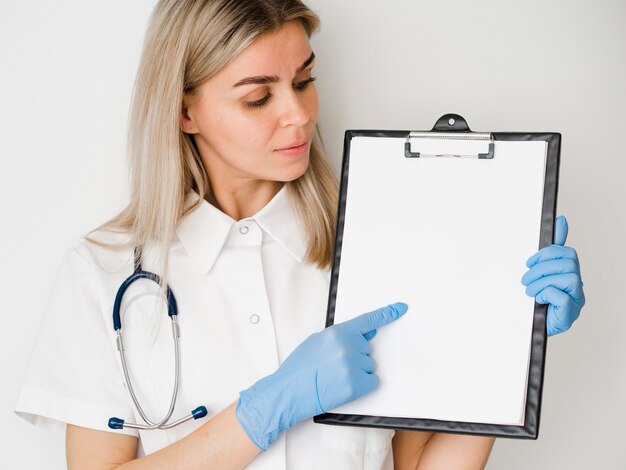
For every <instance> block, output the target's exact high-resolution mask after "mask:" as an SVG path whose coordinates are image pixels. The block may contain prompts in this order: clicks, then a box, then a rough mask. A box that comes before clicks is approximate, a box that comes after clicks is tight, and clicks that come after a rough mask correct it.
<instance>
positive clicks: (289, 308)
mask: <svg viewBox="0 0 626 470" xmlns="http://www.w3.org/2000/svg"><path fill="white" fill-rule="evenodd" d="M317 27H318V18H317V17H316V16H315V14H314V13H312V12H311V11H310V10H309V9H307V8H306V7H305V6H304V5H303V4H302V3H301V2H299V1H297V0H288V1H284V0H263V1H261V0H258V1H250V0H241V1H233V0H215V1H209V0H206V1H201V0H163V1H161V2H159V4H158V5H157V6H156V8H155V10H154V13H153V16H152V19H151V23H150V26H149V29H148V32H147V36H146V42H145V47H144V51H143V56H142V60H141V64H140V68H139V73H138V77H137V82H136V86H135V91H134V98H133V105H132V113H131V119H130V132H129V154H130V159H131V165H132V166H131V170H132V196H131V202H130V204H129V206H128V207H127V209H126V210H124V211H123V212H122V213H121V214H120V215H119V216H117V217H116V218H114V219H113V220H112V221H110V222H108V223H107V224H105V225H104V226H102V227H100V228H99V229H98V230H96V231H95V232H93V233H92V234H90V236H89V237H88V239H86V240H83V241H81V242H80V243H79V244H78V245H77V246H76V247H74V248H73V249H72V250H70V252H69V253H68V255H67V256H66V259H65V261H64V263H63V266H62V268H61V271H60V273H59V277H58V280H57V284H56V286H55V288H54V289H53V292H54V294H53V297H52V299H51V301H50V305H49V309H48V313H47V315H46V317H45V320H44V325H43V326H42V330H41V331H42V333H41V334H40V337H39V339H38V342H37V347H36V351H35V353H34V356H33V361H32V364H31V368H30V370H29V375H28V377H27V380H26V384H25V386H24V389H23V391H22V394H21V396H20V401H19V403H18V407H17V411H18V413H20V414H21V415H22V416H24V417H25V418H26V419H29V420H30V421H32V422H35V423H38V424H41V425H43V426H49V427H59V426H60V427H61V428H62V427H63V425H64V424H65V423H67V426H66V433H67V460H68V467H70V468H157V467H158V468H185V469H193V468H219V469H228V468H233V469H235V468H243V467H244V466H246V465H248V468H258V469H261V468H267V469H279V468H290V469H306V468H311V469H312V468H316V469H317V468H324V466H325V467H326V468H333V469H334V468H342V469H343V468H346V469H347V468H350V469H356V468H363V469H380V468H391V466H392V465H393V463H392V462H393V459H394V458H395V466H396V468H416V467H417V466H418V465H419V468H446V469H450V468H482V467H484V465H485V462H486V460H487V457H488V455H489V452H490V449H491V446H492V444H493V440H492V439H489V438H477V437H468V436H452V435H432V434H430V433H420V432H407V431H398V432H396V433H395V437H394V431H393V430H387V429H373V428H356V427H343V426H341V427H340V426H322V425H317V424H314V423H313V422H312V420H311V419H310V418H311V417H312V416H314V415H315V414H319V413H321V412H324V411H329V410H331V409H333V408H335V407H337V406H339V405H340V404H343V403H346V402H348V401H351V400H353V399H355V398H357V397H359V396H361V395H364V394H366V393H368V392H370V391H372V390H373V389H374V388H375V387H376V386H377V380H378V379H377V377H376V375H375V373H374V368H375V364H374V361H373V358H372V357H371V356H370V352H371V346H370V344H369V342H368V341H369V339H371V338H372V337H373V335H374V334H376V330H377V328H378V327H380V326H383V325H385V324H387V323H389V322H391V321H395V320H397V319H398V318H399V317H400V316H402V315H403V314H404V313H405V312H406V311H407V306H406V305H405V304H402V303H396V304H391V305H389V306H387V307H384V308H381V309H379V310H376V311H374V312H368V313H364V314H362V315H360V316H358V317H356V318H355V319H354V320H351V321H349V322H345V323H341V324H338V325H334V326H333V327H330V328H328V329H325V330H324V328H323V327H324V323H323V322H324V315H323V312H324V311H325V308H326V300H327V295H328V287H329V285H328V283H329V276H328V273H329V271H328V270H329V267H330V262H331V255H332V244H333V237H334V230H335V210H336V203H337V183H336V180H335V178H334V177H333V175H332V172H331V170H330V168H329V166H328V164H327V162H326V160H325V158H324V156H323V151H322V146H321V140H320V137H319V133H318V131H317V127H316V121H317V116H318V100H317V92H316V89H315V86H314V83H313V81H314V77H313V76H312V75H311V73H312V68H313V65H314V60H315V55H314V54H313V51H312V49H311V46H310V44H309V37H310V35H311V34H312V32H313V31H315V30H316V29H317ZM559 238H563V240H562V242H564V236H562V235H559ZM560 244H561V245H562V244H563V243H560ZM136 247H142V250H140V251H137V252H135V251H134V249H135V248H136ZM551 248H552V249H553V251H552V252H546V251H542V252H539V253H538V254H537V255H535V257H534V258H533V264H531V265H529V267H532V269H531V270H530V271H529V274H527V277H526V278H525V282H526V283H527V284H530V285H529V287H528V289H529V293H530V294H531V295H535V294H534V293H533V292H532V291H533V289H535V290H537V295H538V300H540V301H542V302H544V303H550V304H551V307H550V308H551V310H550V311H551V312H552V313H551V315H550V316H549V320H548V324H549V328H553V326H552V325H557V323H558V322H556V321H557V320H559V321H561V323H560V324H558V325H557V326H556V327H555V328H560V329H561V330H565V329H567V328H568V327H569V326H570V325H571V323H573V321H574V320H575V319H576V317H577V316H578V312H579V311H580V307H582V303H583V302H584V297H583V296H582V290H581V288H580V285H579V284H580V277H579V270H578V263H577V260H576V259H575V252H573V250H571V249H567V248H564V247H562V246H556V247H555V246H553V247H551ZM554 250H556V251H554ZM559 250H561V251H559ZM567 250H569V251H567ZM564 258H565V259H567V260H569V261H568V266H567V270H566V272H567V273H571V275H572V279H570V281H571V282H570V285H569V286H563V285H562V284H561V282H562V277H563V276H564V274H563V269H561V268H560V267H559V266H560V265H559V266H556V265H555V264H554V263H557V264H558V263H562V262H563V261H562V259H564ZM546 260H551V261H546ZM555 260H556V261H555ZM134 261H135V262H140V263H141V266H142V268H143V269H146V270H148V271H152V272H156V273H161V274H162V275H163V276H162V278H163V279H162V286H165V285H168V286H171V287H172V291H173V292H175V294H176V299H177V302H178V310H179V312H180V315H179V319H178V322H179V324H180V337H181V354H182V361H181V368H182V369H181V379H180V384H181V388H180V393H179V396H178V401H177V404H176V409H175V410H174V414H173V416H172V417H173V418H174V419H177V417H178V416H181V415H184V414H187V413H189V410H191V409H192V408H195V407H196V406H197V405H200V404H204V405H206V407H207V408H208V416H207V417H206V418H204V419H200V420H198V421H188V422H186V423H184V424H182V425H180V426H177V427H173V428H171V429H168V430H157V431H139V432H137V431H135V430H133V429H128V428H124V429H122V430H119V431H115V432H111V430H110V429H108V428H107V425H106V423H107V421H108V419H109V418H110V417H112V416H116V417H120V418H121V419H124V420H126V421H133V420H134V419H135V416H137V412H138V410H137V408H136V407H135V406H133V404H132V403H133V402H132V401H131V399H130V398H129V391H128V390H127V387H129V386H130V384H128V383H127V381H126V380H125V379H124V375H123V374H122V368H121V365H120V362H119V360H118V358H117V353H116V351H115V349H116V335H115V332H114V331H113V328H112V324H111V307H112V305H113V299H114V296H115V293H116V291H117V289H118V286H119V285H120V284H121V283H122V282H123V280H124V279H125V278H126V277H127V276H128V275H129V274H131V273H132V272H133V269H134ZM549 263H553V264H551V265H549V266H546V264H549ZM535 265H536V266H535ZM533 266H535V267H533ZM537 267H538V268H537ZM546 279H552V283H550V284H549V286H548V285H547V284H545V282H546V281H545V280H546ZM537 283H544V285H541V286H540V285H539V284H537ZM572 283H573V284H572ZM138 284H139V283H138ZM155 286H156V285H155V284H154V283H148V282H145V283H143V284H141V285H137V286H135V287H134V288H133V289H134V290H131V289H129V291H128V292H127V294H126V296H125V300H124V302H123V304H122V311H123V312H124V315H123V321H124V327H125V331H127V335H126V336H125V338H124V341H125V345H124V349H125V350H126V352H127V356H128V357H129V361H130V362H129V364H128V366H129V368H130V371H131V374H130V375H131V376H132V380H133V385H134V388H135V391H136V392H137V394H138V395H139V398H140V400H139V401H140V402H141V406H142V407H143V411H144V412H145V414H146V415H147V416H150V417H155V416H158V417H162V416H164V415H165V414H166V413H167V410H168V407H169V404H170V396H169V395H168V394H167V393H166V391H167V390H169V389H170V388H171V387H172V385H173V383H172V379H171V373H173V371H174V370H175V367H174V353H173V351H172V345H171V339H172V338H171V333H170V331H169V326H168V325H167V324H166V323H165V322H164V320H163V319H164V318H165V315H164V313H163V306H162V305H161V304H160V303H158V302H157V301H155V299H157V298H159V294H160V291H159V287H158V286H156V287H155ZM539 287H541V288H540V289H539ZM553 291H554V292H553ZM566 292H569V296H568V294H567V293H566ZM541 295H543V296H544V297H541V298H539V297H540V296H541ZM563 296H565V297H567V298H563ZM570 299H571V300H570ZM555 308H556V309H558V311H555ZM409 314H410V313H409ZM399 321H402V320H401V319H400V320H399ZM550 332H552V331H550ZM338 357H340V359H337V358H338ZM286 430H288V431H287V432H283V431H286ZM392 439H393V441H392ZM392 447H393V454H392V452H391V450H392Z"/></svg>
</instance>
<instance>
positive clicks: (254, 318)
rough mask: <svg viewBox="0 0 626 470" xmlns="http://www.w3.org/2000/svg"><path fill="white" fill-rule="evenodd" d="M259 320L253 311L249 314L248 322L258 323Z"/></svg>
mask: <svg viewBox="0 0 626 470" xmlns="http://www.w3.org/2000/svg"><path fill="white" fill-rule="evenodd" d="M259 320H260V318H259V316H258V315H257V314H256V313H253V314H252V315H250V323H253V324H255V325H256V324H257V323H259Z"/></svg>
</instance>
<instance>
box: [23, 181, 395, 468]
mask: <svg viewBox="0 0 626 470" xmlns="http://www.w3.org/2000/svg"><path fill="white" fill-rule="evenodd" d="M192 197H197V195H193V196H192ZM115 236H116V237H118V236H120V235H115ZM305 252H306V242H305V237H304V232H303V229H302V226H301V224H300V223H299V221H298V218H297V217H296V214H295V211H294V209H293V205H292V203H291V201H290V196H289V193H288V192H287V189H286V188H285V187H284V188H282V189H281V190H280V191H279V193H278V194H277V195H276V196H275V197H274V198H273V199H272V200H271V201H270V202H269V203H268V204H267V206H265V207H264V208H263V209H262V210H260V211H259V212H258V213H257V214H255V215H254V216H253V217H249V218H247V219H244V220H241V221H238V222H237V221H235V220H233V219H231V218H230V217H229V216H227V215H226V214H224V213H223V212H221V211H219V210H218V209H217V208H215V207H214V206H212V205H211V204H209V203H207V202H206V201H204V200H203V201H202V203H201V206H200V207H199V208H198V209H196V210H195V211H193V212H192V213H190V214H189V215H188V216H187V217H186V218H185V219H184V220H183V221H182V222H181V223H180V225H179V227H178V228H177V237H176V240H175V241H174V243H173V245H172V247H171V251H170V268H169V272H170V278H169V284H170V286H171V287H172V290H173V292H174V294H175V296H176V299H177V302H178V307H179V317H178V320H179V325H180V331H181V336H180V341H181V386H180V391H179V395H178V402H177V405H176V409H175V412H174V415H173V419H178V418H179V417H181V416H183V415H186V414H188V413H189V412H190V411H191V410H192V409H193V408H196V407H197V406H199V405H205V406H206V407H207V408H208V410H209V415H208V417H207V418H204V419H203V420H200V421H190V422H187V423H185V424H183V425H181V426H178V427H175V428H173V429H171V430H167V431H140V432H139V433H138V434H137V433H136V432H135V431H133V430H123V431H116V432H123V433H126V434H131V435H138V436H139V438H140V450H139V452H140V455H142V454H148V453H152V452H154V451H156V450H158V449H160V448H162V447H164V446H167V445H169V444H170V443H172V442H175V441H176V440H178V439H180V438H182V437H184V436H185V435H187V434H189V433H190V432H192V431H193V430H194V429H196V428H197V427H198V426H200V425H201V424H202V423H203V422H205V420H206V419H209V418H211V417H213V416H215V415H216V414H218V413H219V412H220V411H221V410H223V409H224V408H225V407H226V406H227V405H229V404H230V403H232V402H233V401H235V400H237V398H238V396H239V391H240V390H243V389H246V388H248V387H249V386H250V385H252V384H253V383H254V382H256V381H257V380H258V379H260V378H261V377H264V376H266V375H268V374H271V373H272V372H274V371H275V370H276V369H277V368H278V366H279V364H280V363H281V362H282V361H283V360H284V359H285V358H286V357H287V356H288V355H289V354H290V353H291V351H292V350H293V349H294V348H295V347H296V346H297V345H298V344H300V343H301V342H302V341H303V340H305V339H306V338H307V337H308V336H309V335H310V334H312V333H314V332H316V331H320V330H322V329H323V328H324V324H325V313H326V306H327V300H328V288H329V271H328V270H320V269H318V268H316V267H314V266H312V265H311V264H308V263H305V262H304V256H305ZM154 266H155V263H154V253H153V252H151V251H150V250H149V249H147V250H145V253H144V256H143V268H144V269H147V270H152V269H153V267H154ZM132 269H133V266H132V255H131V252H130V250H129V251H121V252H117V253H112V252H111V251H108V250H104V249H102V248H97V247H94V246H93V245H92V244H90V243H87V242H85V241H81V242H79V243H78V244H77V245H76V246H75V247H74V248H73V249H71V250H70V251H69V252H68V254H67V255H66V257H65V259H64V261H63V264H62V266H61V269H60V271H59V274H58V277H57V280H56V283H55V285H54V287H53V290H52V293H51V297H50V300H49V303H48V308H47V311H46V314H45V316H44V320H43V323H42V326H41V328H40V332H39V336H38V339H37V342H36V346H35V351H34V354H33V357H32V362H31V364H30V368H29V371H28V374H27V378H26V380H25V383H24V387H23V389H22V392H21V394H20V396H19V400H18V403H17V406H16V413H18V415H20V416H22V417H23V418H25V419H27V420H28V421H30V422H32V423H34V424H37V425H40V426H42V427H47V428H55V429H59V430H63V429H64V423H72V424H75V425H79V426H83V427H87V428H93V429H100V430H105V431H110V430H109V429H108V428H107V422H108V419H109V418H110V417H112V416H116V417H119V418H122V419H126V420H129V421H133V422H139V423H142V421H140V417H139V415H138V413H137V410H136V409H135V408H134V406H133V404H132V400H131V399H130V396H129V394H128V391H127V390H126V385H125V383H124V377H123V373H122V369H121V363H120V360H119V356H118V353H117V349H116V345H115V334H114V330H113V326H112V317H111V313H112V305H113V300H114V297H115V293H116V291H117V289H118V287H119V285H120V283H121V282H122V281H123V280H124V279H125V278H126V277H127V276H128V275H129V274H130V273H131V272H132ZM139 284H141V285H139ZM156 289H157V288H156V285H155V284H153V283H150V282H149V281H145V282H144V281H142V282H141V283H136V284H135V285H134V287H132V288H131V289H130V290H129V291H128V293H127V294H126V296H125V299H124V303H123V305H122V307H123V308H122V326H123V329H124V330H123V331H124V340H125V343H126V349H127V357H128V360H129V362H130V370H131V380H132V383H133V386H134V388H135V390H136V392H137V393H138V395H139V399H140V404H141V406H142V407H143V408H144V410H145V411H146V413H147V414H148V416H149V417H153V418H154V419H157V418H158V417H160V416H162V415H163V414H164V413H165V411H166V410H167V408H168V405H169V402H170V398H171V391H172V386H173V376H174V349H173V342H172V336H171V325H170V321H169V319H168V317H167V315H166V313H165V310H164V308H163V303H162V302H161V301H160V300H159V297H158V295H157V294H158V293H157V291H156ZM393 434H394V431H393V430H386V429H374V428H358V427H347V426H329V425H322V424H316V423H313V421H312V419H309V420H306V421H303V422H301V423H299V424H297V425H296V426H294V427H293V428H291V429H289V430H288V431H286V432H283V433H282V434H281V435H280V437H279V438H278V439H277V440H276V441H275V442H274V443H273V444H272V446H270V448H269V449H268V450H267V451H266V452H264V453H261V454H260V455H259V456H258V457H257V458H255V459H254V460H253V461H252V462H251V463H250V465H248V467H247V468H249V469H254V470H257V469H258V470H260V469H267V470H279V469H289V470H306V469H315V470H318V469H333V470H334V469H350V470H356V469H364V470H365V469H367V470H379V469H390V468H392V467H393V458H392V453H391V439H392V437H393Z"/></svg>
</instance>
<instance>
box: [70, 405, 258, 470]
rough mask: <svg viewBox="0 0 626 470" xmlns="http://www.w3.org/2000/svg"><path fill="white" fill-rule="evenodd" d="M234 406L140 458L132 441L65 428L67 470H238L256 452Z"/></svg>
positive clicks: (79, 429) (252, 457)
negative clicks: (175, 440)
mask: <svg viewBox="0 0 626 470" xmlns="http://www.w3.org/2000/svg"><path fill="white" fill-rule="evenodd" d="M236 406H237V402H234V403H232V404H231V405H229V406H228V407H227V408H226V409H224V410H223V411H222V412H220V413H219V414H218V415H217V416H215V417H214V418H212V419H211V420H209V421H207V422H206V423H205V424H203V425H202V426H201V427H199V428H198V429H196V430H195V431H194V432H193V433H191V434H189V435H188V436H186V437H185V438H183V439H181V440H179V441H177V442H175V443H173V444H171V445H169V446H167V447H164V448H163V449H161V450H159V451H157V452H155V453H152V454H150V455H147V456H145V457H142V458H140V459H136V458H135V452H136V447H137V444H136V442H137V440H136V438H133V437H129V436H119V435H117V436H116V435H112V436H106V435H108V434H110V433H106V432H102V431H93V430H84V428H76V427H71V428H70V427H69V426H68V435H67V463H68V469H70V470H71V469H75V468H76V469H79V468H97V469H102V470H105V469H106V470H113V469H115V470H140V469H162V470H166V469H179V468H185V469H189V470H193V469H220V470H222V469H224V470H231V469H232V470H235V469H242V468H244V467H245V466H246V465H247V464H248V463H250V462H251V461H252V460H253V459H254V458H255V457H256V456H257V455H258V454H259V452H260V451H259V449H258V448H257V447H256V446H255V445H254V443H253V442H252V441H251V440H250V439H249V438H248V436H247V434H246V433H245V431H244V430H243V428H242V427H241V425H240V424H239V421H238V420H237V417H236V416H235V409H236ZM89 431H90V432H89ZM151 432H160V431H151ZM93 433H95V434H93ZM103 435H104V436H103ZM114 438H117V441H115V442H114V441H113V439H114ZM120 438H127V439H120ZM131 440H132V441H131Z"/></svg>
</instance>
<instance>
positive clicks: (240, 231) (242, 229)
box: [239, 225, 250, 235]
mask: <svg viewBox="0 0 626 470" xmlns="http://www.w3.org/2000/svg"><path fill="white" fill-rule="evenodd" d="M249 231H250V229H249V228H248V227H246V226H245V225H242V226H241V227H239V233H241V234H243V235H245V234H246V233H248V232H249Z"/></svg>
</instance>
